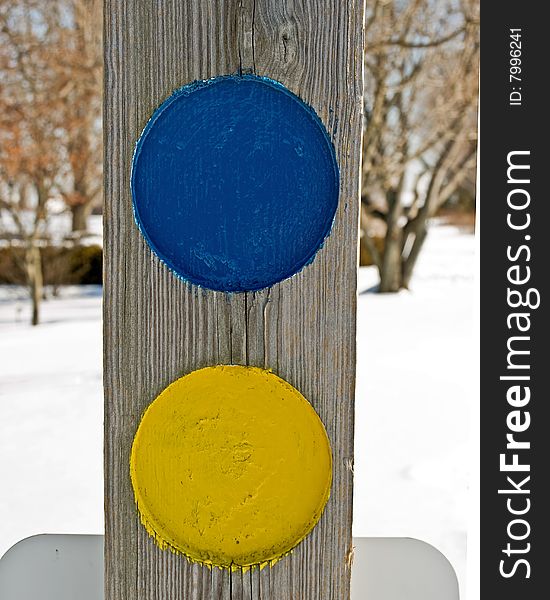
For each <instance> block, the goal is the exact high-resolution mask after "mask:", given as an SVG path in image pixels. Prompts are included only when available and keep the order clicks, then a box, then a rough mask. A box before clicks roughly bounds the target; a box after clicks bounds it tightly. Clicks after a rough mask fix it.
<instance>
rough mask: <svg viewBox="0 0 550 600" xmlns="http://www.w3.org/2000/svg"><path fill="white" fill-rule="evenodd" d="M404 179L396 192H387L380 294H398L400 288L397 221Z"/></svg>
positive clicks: (400, 207) (400, 240)
mask: <svg viewBox="0 0 550 600" xmlns="http://www.w3.org/2000/svg"><path fill="white" fill-rule="evenodd" d="M403 181H404V177H402V178H401V181H400V183H399V186H398V188H397V190H391V191H390V192H388V206H389V210H388V216H387V220H386V225H387V228H388V229H387V231H386V239H385V242H384V257H383V259H382V268H381V269H380V287H379V288H378V291H379V292H380V293H382V294H385V293H393V292H398V291H399V290H400V289H401V287H402V283H401V281H402V276H401V275H402V265H401V256H402V248H403V244H402V241H403V231H402V229H401V227H400V224H399V219H400V217H401V215H402V213H403V206H402V204H401V190H402V188H403Z"/></svg>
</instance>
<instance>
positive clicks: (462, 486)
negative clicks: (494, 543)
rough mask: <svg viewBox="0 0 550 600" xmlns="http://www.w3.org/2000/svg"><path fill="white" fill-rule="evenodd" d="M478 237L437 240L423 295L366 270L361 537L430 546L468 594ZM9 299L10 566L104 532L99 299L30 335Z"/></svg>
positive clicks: (23, 315) (95, 291)
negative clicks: (47, 540)
mask: <svg viewBox="0 0 550 600" xmlns="http://www.w3.org/2000/svg"><path fill="white" fill-rule="evenodd" d="M474 253H475V242H474V237H473V236H471V235H469V234H465V233H461V232H460V231H458V230H457V229H455V228H452V227H434V228H433V229H432V230H431V232H430V235H429V237H428V241H427V246H426V249H425V252H424V254H423V255H422V256H421V258H420V261H419V265H418V271H417V273H416V277H415V279H414V280H413V284H412V291H410V292H402V293H400V294H397V295H377V294H374V293H371V292H369V291H368V290H369V289H370V288H372V286H373V285H374V284H375V283H376V273H375V272H374V270H373V269H372V268H364V269H361V270H360V275H359V292H360V295H359V304H358V370H357V376H358V380H357V413H356V453H355V507H354V535H356V536H407V537H416V538H419V539H422V540H424V541H427V542H429V543H431V544H433V545H434V546H436V547H437V548H439V549H440V550H441V551H442V552H443V553H444V554H445V555H446V556H447V557H448V558H449V560H450V561H451V563H452V564H453V566H454V568H455V569H456V571H457V574H458V576H459V581H460V583H461V587H462V588H463V589H464V581H465V571H466V529H467V507H468V505H467V499H466V496H467V479H468V474H467V465H468V461H469V456H468V453H469V449H468V410H469V406H470V404H471V403H472V400H474V401H475V400H476V398H477V390H476V389H475V373H476V368H477V366H476V365H475V364H473V363H474V356H475V352H474V344H475V337H474V331H473V310H474V276H473V273H474ZM28 312H29V307H28V304H27V301H26V299H25V297H24V294H23V292H21V290H13V289H10V288H6V287H4V288H0V556H1V555H2V554H3V553H4V552H5V551H6V550H7V549H8V548H9V547H10V546H12V545H13V544H14V543H15V542H17V541H18V540H20V539H22V538H24V537H27V536H29V535H33V534H35V533H44V532H49V533H100V532H102V529H103V481H102V419H103V414H102V409H103V406H102V389H101V289H100V288H91V289H78V288H69V289H67V290H64V291H63V294H62V296H61V297H60V298H58V299H54V300H50V301H48V302H46V303H44V306H43V324H42V325H41V326H39V327H36V328H31V327H30V326H28V324H27V322H28Z"/></svg>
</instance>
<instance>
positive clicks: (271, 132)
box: [131, 75, 339, 292]
mask: <svg viewBox="0 0 550 600" xmlns="http://www.w3.org/2000/svg"><path fill="white" fill-rule="evenodd" d="M131 183H132V197H133V202H134V213H135V217H136V221H137V224H138V226H139V228H140V230H141V232H142V233H143V235H144V236H145V238H146V240H147V242H148V243H149V245H150V246H151V248H152V249H153V251H154V252H155V253H156V254H157V255H158V256H159V258H160V259H161V260H162V261H164V262H165V263H166V264H167V265H168V267H170V268H171V269H172V270H173V271H175V273H176V274H177V275H179V276H180V277H182V278H183V279H185V280H187V281H190V282H191V283H194V284H197V285H200V286H203V287H206V288H209V289H213V290H221V291H227V292H243V291H250V290H258V289H262V288H265V287H268V286H271V285H273V284H275V283H277V282H279V281H282V280H283V279H286V278H287V277H290V276H291V275H293V274H294V273H296V272H298V271H299V270H300V269H301V268H302V267H304V266H305V265H307V264H308V263H309V262H310V261H311V260H312V259H313V257H314V255H315V253H316V252H317V250H318V249H319V248H320V247H321V245H322V243H323V240H324V239H325V237H326V236H327V234H328V233H329V231H330V228H331V226H332V222H333V220H334V215H335V212H336V206H337V204H338V189H339V181H338V166H337V163H336V157H335V153H334V148H333V146H332V143H331V141H330V139H329V137H328V135H327V133H326V131H325V128H324V127H323V124H322V123H321V121H320V119H319V118H318V116H317V115H316V114H315V112H314V111H313V109H311V108H310V107H309V106H307V105H306V104H305V103H304V102H302V101H301V100H300V99H299V98H298V97H297V96H295V95H294V94H292V93H291V92H290V91H289V90H287V89H286V88H285V87H284V86H283V85H281V84H279V83H277V82H275V81H272V80H270V79H267V78H263V77H257V76H254V75H244V76H225V77H217V78H215V79H211V80H208V81H204V82H195V83H192V84H189V85H187V86H185V87H183V88H181V89H179V90H178V91H176V92H175V93H174V94H173V95H172V96H171V97H170V98H168V100H166V101H165V102H164V103H163V104H162V105H161V106H160V108H158V109H157V111H156V112H155V113H154V114H153V117H152V118H151V120H150V121H149V123H148V124H147V126H146V127H145V129H144V131H143V133H142V135H141V137H140V139H139V141H138V143H137V146H136V150H135V154H134V160H133V165H132V182H131Z"/></svg>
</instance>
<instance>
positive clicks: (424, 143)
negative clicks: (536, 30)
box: [361, 0, 479, 292]
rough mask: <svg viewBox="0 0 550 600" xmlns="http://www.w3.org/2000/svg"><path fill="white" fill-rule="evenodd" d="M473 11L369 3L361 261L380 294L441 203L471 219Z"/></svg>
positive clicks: (402, 284)
mask: <svg viewBox="0 0 550 600" xmlns="http://www.w3.org/2000/svg"><path fill="white" fill-rule="evenodd" d="M478 11H479V3H478V2H477V0H369V1H368V2H367V18H366V26H365V27H366V31H365V133H364V136H363V167H362V168H363V177H362V191H361V200H362V202H361V259H362V263H363V264H369V263H373V264H375V265H376V267H377V268H378V271H379V274H380V286H379V291H380V292H397V291H399V290H400V289H401V288H407V287H409V284H410V282H411V277H412V274H413V271H414V267H415V265H416V262H417V259H418V256H419V254H420V251H421V249H422V247H423V244H424V241H425V240H426V236H427V233H428V223H429V221H430V219H431V218H432V217H434V216H435V215H437V214H438V213H439V212H441V210H442V209H443V208H447V210H448V211H449V210H451V209H454V212H456V211H462V212H466V213H469V214H470V215H471V217H472V226H473V214H474V210H475V174H476V145H477V97H478V75H479V71H478V65H479V12H478ZM467 220H468V219H466V221H467Z"/></svg>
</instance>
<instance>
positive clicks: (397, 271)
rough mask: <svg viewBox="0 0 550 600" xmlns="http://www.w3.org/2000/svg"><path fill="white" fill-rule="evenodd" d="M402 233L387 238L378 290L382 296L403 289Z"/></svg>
mask: <svg viewBox="0 0 550 600" xmlns="http://www.w3.org/2000/svg"><path fill="white" fill-rule="evenodd" d="M400 233H401V232H399V231H396V232H395V235H394V236H392V237H389V236H388V237H387V238H386V246H385V249H384V259H383V261H382V269H381V270H380V287H379V289H378V291H379V292H380V293H382V294H386V293H393V292H398V291H399V290H400V289H401V287H402V277H401V241H400V237H401V235H400Z"/></svg>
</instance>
